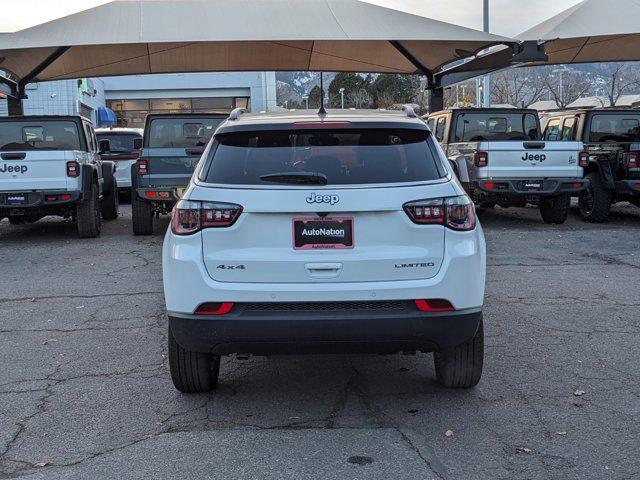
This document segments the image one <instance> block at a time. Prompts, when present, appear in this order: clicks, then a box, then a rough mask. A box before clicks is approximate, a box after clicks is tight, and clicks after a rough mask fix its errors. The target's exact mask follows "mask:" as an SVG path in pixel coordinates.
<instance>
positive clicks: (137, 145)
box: [133, 137, 142, 150]
mask: <svg viewBox="0 0 640 480" xmlns="http://www.w3.org/2000/svg"><path fill="white" fill-rule="evenodd" d="M133 149H134V150H142V138H140V137H136V138H134V139H133Z"/></svg>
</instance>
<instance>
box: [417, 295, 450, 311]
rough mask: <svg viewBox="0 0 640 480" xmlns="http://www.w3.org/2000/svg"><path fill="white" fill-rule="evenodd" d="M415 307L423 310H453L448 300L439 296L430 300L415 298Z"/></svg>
mask: <svg viewBox="0 0 640 480" xmlns="http://www.w3.org/2000/svg"><path fill="white" fill-rule="evenodd" d="M415 303H416V307H418V309H419V310H421V311H423V312H452V311H453V310H455V308H453V305H451V302H450V301H449V300H443V299H441V298H437V299H430V300H415Z"/></svg>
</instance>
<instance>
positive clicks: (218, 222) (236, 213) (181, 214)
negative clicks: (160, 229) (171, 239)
mask: <svg viewBox="0 0 640 480" xmlns="http://www.w3.org/2000/svg"><path fill="white" fill-rule="evenodd" d="M241 213H242V207H241V206H240V205H235V204H232V203H211V202H191V201H189V200H180V201H179V202H178V203H177V204H176V206H175V208H174V209H173V214H172V216H171V230H172V231H173V233H175V234H176V235H191V234H193V233H196V232H199V231H200V230H202V229H203V228H225V227H230V226H231V225H233V224H234V223H236V220H238V217H240V214H241Z"/></svg>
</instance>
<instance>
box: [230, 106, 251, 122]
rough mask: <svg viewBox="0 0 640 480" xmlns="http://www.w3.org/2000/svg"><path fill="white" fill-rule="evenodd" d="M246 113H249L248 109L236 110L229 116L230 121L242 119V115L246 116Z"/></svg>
mask: <svg viewBox="0 0 640 480" xmlns="http://www.w3.org/2000/svg"><path fill="white" fill-rule="evenodd" d="M245 113H247V109H246V108H235V109H233V111H232V112H231V113H230V114H229V120H231V121H235V120H238V119H239V118H240V115H244V114H245Z"/></svg>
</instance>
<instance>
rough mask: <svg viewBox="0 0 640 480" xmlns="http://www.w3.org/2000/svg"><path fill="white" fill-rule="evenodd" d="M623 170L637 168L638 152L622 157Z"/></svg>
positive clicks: (628, 153)
mask: <svg viewBox="0 0 640 480" xmlns="http://www.w3.org/2000/svg"><path fill="white" fill-rule="evenodd" d="M622 164H623V165H624V166H625V168H638V152H627V153H625V154H624V155H623V156H622Z"/></svg>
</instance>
